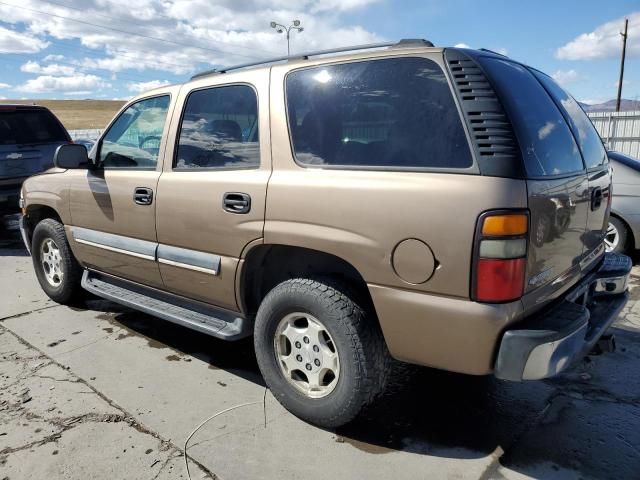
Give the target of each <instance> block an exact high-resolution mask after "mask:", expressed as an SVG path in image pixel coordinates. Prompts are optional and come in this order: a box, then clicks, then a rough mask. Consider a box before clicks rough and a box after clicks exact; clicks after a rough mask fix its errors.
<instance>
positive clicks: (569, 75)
mask: <svg viewBox="0 0 640 480" xmlns="http://www.w3.org/2000/svg"><path fill="white" fill-rule="evenodd" d="M551 76H552V77H553V79H554V80H555V81H556V82H558V83H559V84H560V85H568V84H570V83H573V82H576V81H578V80H580V78H581V77H580V74H579V73H578V72H576V71H575V70H573V69H572V70H557V71H556V73H554V74H553V75H551Z"/></svg>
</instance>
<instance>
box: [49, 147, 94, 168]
mask: <svg viewBox="0 0 640 480" xmlns="http://www.w3.org/2000/svg"><path fill="white" fill-rule="evenodd" d="M53 164H54V165H55V166H56V167H58V168H87V167H88V164H89V157H88V156H87V149H86V148H85V146H84V145H79V144H74V143H71V144H68V145H60V146H59V147H58V149H57V150H56V153H55V155H54V156H53Z"/></svg>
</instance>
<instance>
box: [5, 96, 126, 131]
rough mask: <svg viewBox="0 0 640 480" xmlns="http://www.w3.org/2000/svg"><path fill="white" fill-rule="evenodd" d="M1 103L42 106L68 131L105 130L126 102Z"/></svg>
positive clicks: (50, 101)
mask: <svg viewBox="0 0 640 480" xmlns="http://www.w3.org/2000/svg"><path fill="white" fill-rule="evenodd" d="M0 103H22V104H32V103H35V104H36V105H42V106H44V107H47V108H48V109H49V110H51V111H52V112H53V113H54V115H55V116H56V117H58V118H59V119H60V121H61V122H62V124H63V125H64V126H65V127H66V129H67V130H76V129H84V128H104V127H106V126H107V124H108V123H109V121H110V120H111V119H112V118H113V116H114V115H115V114H116V112H117V111H118V110H120V108H121V107H122V105H124V103H125V102H123V101H117V100H3V101H2V102H0Z"/></svg>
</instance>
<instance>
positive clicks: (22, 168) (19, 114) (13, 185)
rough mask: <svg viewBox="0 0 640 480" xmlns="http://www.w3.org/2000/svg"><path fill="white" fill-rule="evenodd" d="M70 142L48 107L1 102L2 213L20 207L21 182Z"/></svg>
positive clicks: (48, 161) (0, 212)
mask: <svg viewBox="0 0 640 480" xmlns="http://www.w3.org/2000/svg"><path fill="white" fill-rule="evenodd" d="M70 142H71V137H69V133H68V132H67V130H66V129H65V128H64V126H62V123H60V121H59V120H58V119H57V118H56V116H55V115H54V114H53V113H51V112H50V111H49V110H48V109H47V108H45V107H41V106H36V105H0V215H4V214H7V213H15V212H17V211H18V195H19V193H20V187H21V186H22V182H23V181H24V180H25V179H26V178H27V177H29V176H30V175H33V174H35V173H39V172H42V171H44V170H46V169H48V168H51V167H52V166H53V154H54V153H55V151H56V149H57V148H58V146H60V145H63V144H67V143H70Z"/></svg>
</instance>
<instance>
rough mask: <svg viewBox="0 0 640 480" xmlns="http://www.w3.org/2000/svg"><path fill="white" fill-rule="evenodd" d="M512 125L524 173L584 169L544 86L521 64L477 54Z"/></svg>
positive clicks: (559, 173) (557, 173)
mask: <svg viewBox="0 0 640 480" xmlns="http://www.w3.org/2000/svg"><path fill="white" fill-rule="evenodd" d="M479 60H480V63H481V65H482V66H483V67H484V69H485V70H486V71H487V72H488V73H489V74H490V77H491V81H492V82H493V84H494V86H495V88H496V90H497V91H498V95H499V97H500V101H501V102H502V104H503V106H504V108H505V110H506V112H507V115H508V116H509V118H510V120H511V123H512V124H513V126H514V129H515V132H516V136H517V138H518V142H519V143H520V149H521V150H522V156H523V158H524V161H525V167H526V169H527V174H528V175H529V176H531V177H541V176H550V175H563V174H568V173H573V172H578V171H581V170H583V169H584V166H583V163H582V157H581V155H580V151H579V150H578V145H577V144H576V141H575V139H574V138H573V135H572V133H571V130H570V129H569V126H568V125H567V122H566V121H565V119H564V117H563V116H562V114H561V113H560V110H558V108H557V107H556V104H555V103H554V102H553V100H552V99H551V97H549V95H548V94H547V92H546V90H545V89H544V88H543V87H542V85H540V83H539V82H538V81H537V80H536V79H535V77H534V76H533V75H532V74H531V72H529V71H528V70H527V69H526V68H525V67H523V66H522V65H519V64H517V63H513V62H509V61H506V60H501V59H497V58H490V57H481V58H480V59H479Z"/></svg>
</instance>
